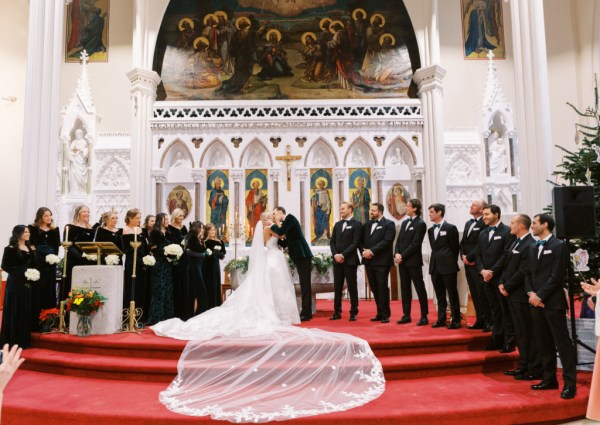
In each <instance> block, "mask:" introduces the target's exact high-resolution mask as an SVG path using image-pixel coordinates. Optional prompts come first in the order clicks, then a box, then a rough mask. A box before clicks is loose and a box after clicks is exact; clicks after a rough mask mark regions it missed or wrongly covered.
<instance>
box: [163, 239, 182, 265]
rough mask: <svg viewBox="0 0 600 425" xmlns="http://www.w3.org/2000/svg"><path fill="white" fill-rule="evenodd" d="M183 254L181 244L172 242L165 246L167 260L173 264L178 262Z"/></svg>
mask: <svg viewBox="0 0 600 425" xmlns="http://www.w3.org/2000/svg"><path fill="white" fill-rule="evenodd" d="M182 255H183V249H182V248H181V245H179V244H175V243H172V244H171V245H167V246H165V256H166V257H167V261H168V262H169V263H172V264H177V261H179V259H180V258H181V256H182Z"/></svg>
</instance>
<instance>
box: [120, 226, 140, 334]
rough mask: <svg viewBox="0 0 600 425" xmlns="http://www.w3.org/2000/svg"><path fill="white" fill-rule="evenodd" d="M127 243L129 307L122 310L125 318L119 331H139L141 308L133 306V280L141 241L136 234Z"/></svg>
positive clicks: (134, 279)
mask: <svg viewBox="0 0 600 425" xmlns="http://www.w3.org/2000/svg"><path fill="white" fill-rule="evenodd" d="M129 245H130V246H131V247H132V248H133V271H132V272H131V298H130V301H129V308H126V309H124V310H123V315H124V316H125V320H123V326H122V328H121V331H122V332H123V333H137V334H139V333H140V332H141V330H140V325H139V319H140V318H141V317H142V313H143V310H142V309H141V308H136V307H135V281H136V270H137V257H138V255H137V252H138V249H139V247H140V246H141V245H142V243H141V242H138V241H137V234H136V235H135V240H134V241H132V242H129Z"/></svg>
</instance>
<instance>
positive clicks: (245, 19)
mask: <svg viewBox="0 0 600 425" xmlns="http://www.w3.org/2000/svg"><path fill="white" fill-rule="evenodd" d="M242 21H246V22H248V28H250V27H251V26H252V22H250V19H248V18H247V17H245V16H240V17H239V18H237V19H236V20H235V27H236V28H237V29H240V23H241V22H242Z"/></svg>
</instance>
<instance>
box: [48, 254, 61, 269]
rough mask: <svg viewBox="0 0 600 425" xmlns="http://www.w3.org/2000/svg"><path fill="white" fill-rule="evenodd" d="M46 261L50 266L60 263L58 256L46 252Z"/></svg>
mask: <svg viewBox="0 0 600 425" xmlns="http://www.w3.org/2000/svg"><path fill="white" fill-rule="evenodd" d="M46 263H48V264H50V265H51V266H53V265H55V264H58V263H60V257H59V256H58V255H55V254H48V255H46Z"/></svg>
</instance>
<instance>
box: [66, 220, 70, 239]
mask: <svg viewBox="0 0 600 425" xmlns="http://www.w3.org/2000/svg"><path fill="white" fill-rule="evenodd" d="M69 227H70V226H69V225H68V224H67V225H66V226H65V242H68V241H69Z"/></svg>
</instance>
